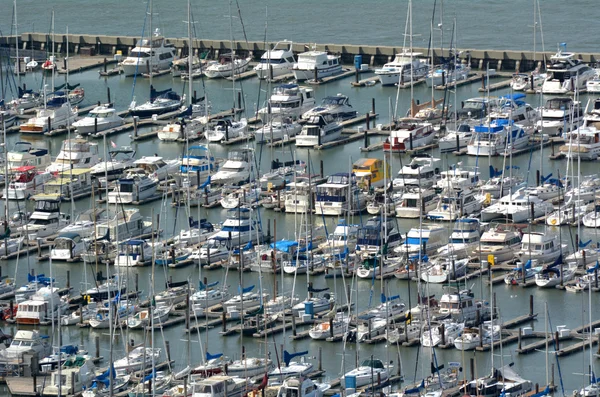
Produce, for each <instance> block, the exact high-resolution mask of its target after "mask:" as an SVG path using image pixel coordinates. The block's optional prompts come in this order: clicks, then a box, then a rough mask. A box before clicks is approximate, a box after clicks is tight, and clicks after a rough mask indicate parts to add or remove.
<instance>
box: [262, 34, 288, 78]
mask: <svg viewBox="0 0 600 397" xmlns="http://www.w3.org/2000/svg"><path fill="white" fill-rule="evenodd" d="M295 62H296V59H295V57H294V52H293V51H292V42H291V41H288V40H284V41H279V42H277V43H276V44H275V46H274V47H273V48H271V49H268V50H267V51H265V52H264V54H262V55H261V57H260V63H259V64H258V65H256V66H255V67H254V71H255V72H256V75H257V76H258V78H259V79H261V80H270V79H273V78H275V77H279V76H283V75H285V74H290V73H292V67H293V66H294V63H295Z"/></svg>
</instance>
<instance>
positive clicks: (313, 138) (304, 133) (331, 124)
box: [296, 114, 343, 148]
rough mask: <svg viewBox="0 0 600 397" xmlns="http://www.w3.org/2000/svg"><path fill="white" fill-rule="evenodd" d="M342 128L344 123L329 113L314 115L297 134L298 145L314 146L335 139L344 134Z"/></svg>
mask: <svg viewBox="0 0 600 397" xmlns="http://www.w3.org/2000/svg"><path fill="white" fill-rule="evenodd" d="M342 129H343V127H342V125H341V124H340V123H338V122H337V121H335V119H334V118H333V117H332V116H331V115H329V114H321V115H319V116H313V117H311V118H310V119H309V120H307V121H306V124H304V125H303V126H302V130H301V131H300V133H299V134H298V135H297V136H296V147H310V148H313V147H315V146H321V145H322V144H324V143H327V142H332V141H335V140H336V139H338V138H339V137H340V136H341V135H342Z"/></svg>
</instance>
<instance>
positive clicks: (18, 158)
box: [6, 141, 52, 172]
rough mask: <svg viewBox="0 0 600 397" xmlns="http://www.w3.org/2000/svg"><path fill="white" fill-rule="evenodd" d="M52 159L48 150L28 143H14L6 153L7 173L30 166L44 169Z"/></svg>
mask: <svg viewBox="0 0 600 397" xmlns="http://www.w3.org/2000/svg"><path fill="white" fill-rule="evenodd" d="M51 162H52V159H51V158H50V152H49V150H48V149H43V148H36V147H34V146H33V145H32V144H31V143H30V142H23V141H20V142H16V143H15V145H14V146H13V148H12V150H11V151H9V152H8V153H6V163H7V166H8V171H9V172H11V171H14V170H15V169H17V168H19V167H26V166H31V167H35V168H36V169H40V170H41V169H45V168H46V167H47V166H48V165H50V163H51Z"/></svg>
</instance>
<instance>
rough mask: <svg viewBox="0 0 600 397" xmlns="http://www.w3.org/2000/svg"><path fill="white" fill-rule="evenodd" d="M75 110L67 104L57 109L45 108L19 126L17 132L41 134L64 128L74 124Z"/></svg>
mask: <svg viewBox="0 0 600 397" xmlns="http://www.w3.org/2000/svg"><path fill="white" fill-rule="evenodd" d="M76 117H77V110H75V109H74V108H71V106H70V105H68V104H66V103H65V104H63V105H61V106H59V107H45V108H43V109H39V110H38V111H37V112H36V115H35V117H32V118H30V119H29V120H27V121H26V122H25V123H22V124H21V125H20V126H19V130H20V131H21V132H22V133H26V134H43V133H45V132H48V131H51V130H54V129H59V128H66V127H67V126H69V125H72V124H73V123H74V122H75V118H76Z"/></svg>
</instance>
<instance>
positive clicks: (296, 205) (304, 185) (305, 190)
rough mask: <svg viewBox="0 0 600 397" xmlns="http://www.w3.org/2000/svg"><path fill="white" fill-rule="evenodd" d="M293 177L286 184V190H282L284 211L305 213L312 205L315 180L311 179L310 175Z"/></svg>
mask: <svg viewBox="0 0 600 397" xmlns="http://www.w3.org/2000/svg"><path fill="white" fill-rule="evenodd" d="M295 179H296V180H295V181H292V182H290V183H289V184H287V188H288V190H286V191H285V192H284V199H283V201H284V207H285V212H287V213H300V214H306V213H307V212H308V211H309V209H311V210H312V208H313V207H314V205H313V194H314V191H315V182H313V181H311V177H300V176H296V178H295Z"/></svg>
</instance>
